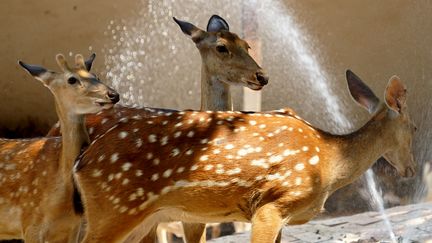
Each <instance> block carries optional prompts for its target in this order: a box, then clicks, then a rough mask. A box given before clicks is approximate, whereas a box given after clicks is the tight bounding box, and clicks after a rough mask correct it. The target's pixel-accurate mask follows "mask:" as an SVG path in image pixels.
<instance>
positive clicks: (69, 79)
mask: <svg viewBox="0 0 432 243" xmlns="http://www.w3.org/2000/svg"><path fill="white" fill-rule="evenodd" d="M67 81H68V83H69V84H76V82H78V79H77V78H75V77H70V78H68V80H67Z"/></svg>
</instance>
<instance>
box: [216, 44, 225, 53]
mask: <svg viewBox="0 0 432 243" xmlns="http://www.w3.org/2000/svg"><path fill="white" fill-rule="evenodd" d="M216 51H218V52H219V53H228V49H227V48H226V46H224V45H219V46H216Z"/></svg>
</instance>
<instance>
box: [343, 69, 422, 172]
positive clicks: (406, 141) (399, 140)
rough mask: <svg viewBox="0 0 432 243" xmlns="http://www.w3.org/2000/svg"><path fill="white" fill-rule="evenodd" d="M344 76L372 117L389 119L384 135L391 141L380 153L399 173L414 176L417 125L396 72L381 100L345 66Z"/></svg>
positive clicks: (405, 91)
mask: <svg viewBox="0 0 432 243" xmlns="http://www.w3.org/2000/svg"><path fill="white" fill-rule="evenodd" d="M346 77H347V81H348V87H349V90H350V92H351V95H352V97H353V98H354V100H355V101H356V102H357V103H358V104H359V105H361V106H362V107H364V108H366V109H367V110H368V111H369V113H372V114H375V117H374V120H381V119H387V122H388V123H390V124H388V126H387V129H389V130H391V131H392V132H391V133H390V136H388V137H386V138H385V139H386V141H387V142H388V143H389V145H390V146H388V147H389V148H390V150H389V151H387V152H386V153H385V154H384V156H383V157H384V158H385V159H386V160H387V161H388V162H389V163H390V164H391V165H392V166H393V167H395V168H396V170H397V171H398V173H399V174H400V175H401V176H405V177H412V176H414V175H415V171H416V163H415V162H414V158H413V155H412V152H411V146H412V140H413V136H414V132H415V130H416V127H415V125H414V123H413V121H412V120H411V118H410V116H409V114H408V107H407V104H406V96H407V90H406V87H405V85H404V84H403V83H402V81H401V80H400V79H399V78H398V77H397V76H393V77H391V78H390V80H389V82H388V84H387V87H386V89H385V92H384V97H385V103H381V102H380V100H379V99H378V97H376V96H375V94H374V93H373V92H372V91H371V89H370V88H369V87H368V86H367V85H366V84H364V83H363V81H362V80H361V79H360V78H359V77H358V76H357V75H355V74H354V73H353V72H351V71H350V70H348V71H347V72H346ZM380 108H381V109H380Z"/></svg>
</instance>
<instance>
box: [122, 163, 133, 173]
mask: <svg viewBox="0 0 432 243" xmlns="http://www.w3.org/2000/svg"><path fill="white" fill-rule="evenodd" d="M131 167H132V164H131V163H129V162H126V163H124V164H123V165H122V170H123V171H128V170H129V169H130V168H131Z"/></svg>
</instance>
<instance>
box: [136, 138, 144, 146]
mask: <svg viewBox="0 0 432 243" xmlns="http://www.w3.org/2000/svg"><path fill="white" fill-rule="evenodd" d="M135 144H136V146H137V148H139V147H141V146H142V144H143V142H142V139H141V138H138V139H137V140H136V141H135Z"/></svg>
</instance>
